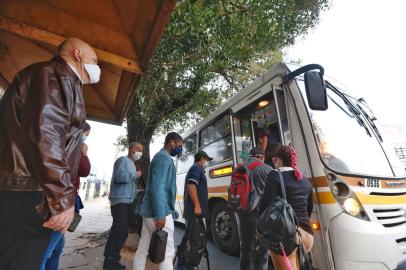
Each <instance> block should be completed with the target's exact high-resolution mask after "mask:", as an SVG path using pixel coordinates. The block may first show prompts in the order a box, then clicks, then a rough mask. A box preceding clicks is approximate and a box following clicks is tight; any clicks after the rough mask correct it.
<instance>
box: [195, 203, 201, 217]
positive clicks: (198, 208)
mask: <svg viewBox="0 0 406 270" xmlns="http://www.w3.org/2000/svg"><path fill="white" fill-rule="evenodd" d="M194 213H195V216H200V215H201V214H202V208H200V205H196V206H195V210H194Z"/></svg>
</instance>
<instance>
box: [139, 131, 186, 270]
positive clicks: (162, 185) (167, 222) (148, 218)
mask: <svg viewBox="0 0 406 270" xmlns="http://www.w3.org/2000/svg"><path fill="white" fill-rule="evenodd" d="M182 146H183V139H182V137H181V136H180V135H179V134H178V133H176V132H171V133H169V134H168V135H166V137H165V144H164V147H163V148H162V150H161V151H159V152H158V153H157V154H156V155H155V156H154V158H153V159H152V161H151V164H150V165H149V170H148V181H147V183H146V187H145V194H144V199H143V201H142V205H141V215H142V217H143V225H142V231H141V239H140V243H139V245H138V248H137V252H136V253H135V255H134V260H133V269H134V270H144V269H145V263H146V260H147V256H148V249H149V244H150V242H151V236H152V233H153V232H154V231H155V230H157V229H162V230H164V231H166V232H167V233H168V239H167V243H166V251H165V260H164V261H163V262H162V263H160V264H159V269H160V270H172V269H173V263H172V259H173V256H174V255H175V244H174V239H173V232H174V227H175V224H174V218H177V212H176V211H175V200H176V168H175V165H174V163H173V159H172V158H173V157H176V156H179V155H180V154H181V153H182Z"/></svg>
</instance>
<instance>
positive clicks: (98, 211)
mask: <svg viewBox="0 0 406 270" xmlns="http://www.w3.org/2000/svg"><path fill="white" fill-rule="evenodd" d="M84 205H85V208H84V209H83V210H82V211H81V215H82V220H81V222H80V224H79V226H78V228H77V229H76V231H75V232H74V233H69V232H67V233H66V235H65V239H66V241H65V248H64V252H63V255H62V257H61V261H60V263H59V269H74V270H100V269H103V260H104V257H103V251H104V246H105V243H106V241H107V232H108V230H109V229H110V226H111V222H112V218H111V214H110V206H109V202H108V199H107V198H100V199H96V200H93V201H88V202H85V203H84ZM134 241H136V239H132V242H134ZM131 245H132V246H134V244H133V243H131ZM134 252H135V250H134V249H130V248H128V247H124V248H123V249H122V251H121V256H122V259H121V262H122V263H124V264H125V265H126V266H127V268H126V269H128V270H131V269H132V258H133V256H134ZM146 269H147V270H155V269H157V267H156V266H154V265H153V264H152V263H148V264H147V268H146Z"/></svg>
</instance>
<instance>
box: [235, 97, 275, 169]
mask: <svg viewBox="0 0 406 270" xmlns="http://www.w3.org/2000/svg"><path fill="white" fill-rule="evenodd" d="M277 107H278V105H277V99H275V96H274V94H273V93H272V92H270V93H268V94H266V95H264V96H262V97H261V98H259V99H257V100H256V101H254V102H253V103H251V104H249V105H247V106H245V107H244V108H243V109H241V110H240V111H238V112H237V113H235V114H234V116H233V128H234V139H235V153H236V160H237V163H238V164H240V163H246V162H247V161H248V158H249V151H250V150H251V149H252V148H253V147H254V146H257V147H260V148H261V149H263V150H264V151H265V162H266V163H267V164H269V165H271V166H273V164H272V156H273V154H274V152H275V150H276V148H277V147H278V146H279V145H280V144H281V143H282V140H281V132H280V128H279V123H278V122H279V119H280V117H279V115H278V108H277Z"/></svg>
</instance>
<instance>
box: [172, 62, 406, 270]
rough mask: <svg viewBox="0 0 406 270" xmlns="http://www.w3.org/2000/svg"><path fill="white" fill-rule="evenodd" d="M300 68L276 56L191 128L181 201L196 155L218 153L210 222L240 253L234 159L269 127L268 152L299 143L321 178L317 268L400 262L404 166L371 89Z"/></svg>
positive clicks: (404, 233)
mask: <svg viewBox="0 0 406 270" xmlns="http://www.w3.org/2000/svg"><path fill="white" fill-rule="evenodd" d="M296 68H297V67H296ZM296 68H292V67H290V66H288V65H286V64H283V63H281V64H277V65H275V66H274V67H273V68H272V69H271V70H269V71H268V72H267V73H266V74H265V75H263V76H262V77H260V78H258V79H257V80H255V81H254V82H253V83H252V84H251V85H250V86H248V87H246V88H245V89H243V90H241V91H240V92H239V93H238V94H237V95H236V96H235V97H233V98H232V99H231V100H229V101H228V102H226V103H225V104H224V105H222V106H221V107H220V108H219V109H217V110H216V111H215V112H213V113H212V114H211V115H209V116H208V117H207V118H205V119H204V120H202V121H201V122H200V123H198V124H197V125H196V126H195V127H193V128H192V129H190V130H189V131H188V132H187V133H186V134H185V136H184V138H185V143H184V155H183V156H182V157H181V158H178V159H177V160H176V164H177V203H176V207H177V210H178V211H179V213H180V214H181V213H182V211H183V192H184V181H185V176H186V173H187V171H188V170H189V168H190V167H191V166H192V164H193V162H194V158H193V157H194V154H195V153H196V151H197V150H198V149H201V150H204V151H206V152H207V153H208V154H209V155H210V156H211V157H213V158H214V160H213V161H212V162H211V163H210V165H209V167H208V168H207V169H206V175H207V179H208V186H209V209H210V218H209V220H208V225H209V229H210V232H211V235H212V237H213V240H214V241H215V243H216V245H217V246H218V247H219V248H220V249H221V250H222V251H224V252H226V253H230V254H232V253H236V252H238V249H239V237H238V227H237V222H236V219H235V216H234V214H233V212H232V211H230V209H228V207H227V191H228V186H229V183H230V180H231V174H232V171H233V168H234V167H235V166H236V165H237V164H239V163H243V162H244V161H246V160H247V158H248V156H249V154H248V153H249V151H250V149H251V148H252V147H254V146H256V145H257V144H258V143H259V141H261V136H262V137H263V136H267V141H268V145H267V148H266V149H267V150H266V154H267V155H271V153H272V151H274V149H275V147H276V145H277V144H282V145H292V146H293V147H294V148H296V150H297V152H298V159H299V165H300V168H301V169H302V171H303V173H304V175H305V176H306V177H307V178H308V179H309V180H310V181H311V183H312V185H313V188H314V202H315V207H314V210H313V213H312V216H311V226H312V228H313V230H314V239H315V242H314V247H313V250H312V253H311V259H312V264H313V267H314V269H321V270H324V269H338V270H356V269H368V270H377V269H394V268H396V266H397V264H398V263H399V262H400V261H402V260H404V259H406V171H405V168H404V167H403V166H401V164H400V161H399V158H398V157H397V156H396V154H395V152H394V149H393V147H392V145H390V144H388V143H387V141H386V138H385V136H384V134H381V133H380V130H379V127H378V125H377V124H376V118H375V116H374V115H373V112H372V110H371V109H370V108H369V107H368V104H367V103H366V102H365V100H364V99H363V98H356V97H354V96H353V95H351V94H350V93H349V92H347V91H345V90H344V89H342V88H338V87H337V86H336V84H335V83H333V82H332V81H330V80H324V79H323V73H324V71H323V68H322V67H321V66H319V65H308V66H304V67H301V68H299V69H296ZM267 160H271V158H270V157H269V156H268V157H267ZM180 216H181V215H180ZM178 221H180V222H182V221H183V220H182V219H181V218H180V219H179V220H178Z"/></svg>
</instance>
